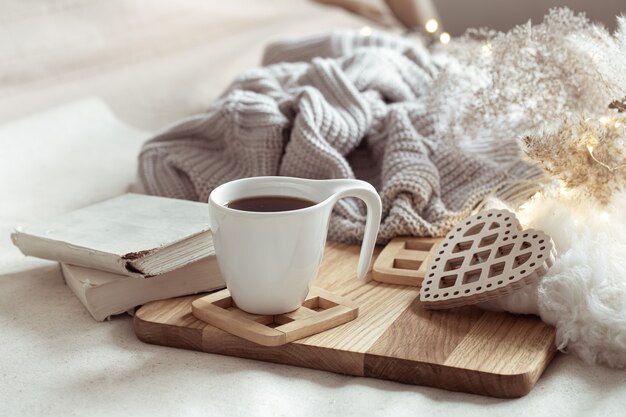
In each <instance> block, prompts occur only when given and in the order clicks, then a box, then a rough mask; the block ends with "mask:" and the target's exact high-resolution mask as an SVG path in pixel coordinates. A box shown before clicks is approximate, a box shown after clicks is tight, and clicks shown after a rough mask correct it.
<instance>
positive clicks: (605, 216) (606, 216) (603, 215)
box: [600, 211, 611, 222]
mask: <svg viewBox="0 0 626 417" xmlns="http://www.w3.org/2000/svg"><path fill="white" fill-rule="evenodd" d="M610 217H611V216H609V213H608V212H606V211H601V212H600V220H602V221H603V222H608V221H609V218H610Z"/></svg>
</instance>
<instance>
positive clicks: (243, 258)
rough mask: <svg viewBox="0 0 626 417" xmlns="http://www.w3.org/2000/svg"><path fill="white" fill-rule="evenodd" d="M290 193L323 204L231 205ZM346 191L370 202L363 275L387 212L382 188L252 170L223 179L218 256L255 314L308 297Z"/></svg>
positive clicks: (217, 194) (236, 295) (215, 196)
mask: <svg viewBox="0 0 626 417" xmlns="http://www.w3.org/2000/svg"><path fill="white" fill-rule="evenodd" d="M257 196H285V197H296V198H303V199H306V200H311V201H313V202H315V203H316V204H315V205H313V206H310V207H306V208H303V209H299V210H291V211H281V212H251V211H243V210H236V209H233V208H229V207H226V205H227V204H228V203H229V202H231V201H234V200H238V199H241V198H246V197H257ZM344 197H357V198H360V199H362V200H363V201H365V203H366V205H367V220H366V226H365V235H364V237H363V245H362V247H361V255H360V259H359V264H358V267H357V277H358V278H363V277H365V275H366V274H367V272H368V270H369V266H370V262H371V259H372V253H373V251H374V245H375V244H376V235H377V234H378V227H379V224H380V216H381V202H380V197H379V196H378V193H377V192H376V190H375V189H374V187H372V186H371V185H370V184H368V183H366V182H364V181H360V180H351V179H339V180H309V179H302V178H291V177H252V178H244V179H240V180H235V181H231V182H228V183H225V184H222V185H220V186H219V187H217V188H216V189H214V190H213V192H212V193H211V195H210V196H209V217H210V223H211V231H212V234H213V242H214V245H215V253H216V256H217V262H218V265H219V268H220V271H221V273H222V276H223V277H224V280H225V281H226V286H227V287H228V289H229V291H230V294H231V296H232V297H233V300H234V302H235V304H236V305H237V307H239V308H240V309H242V310H244V311H247V312H249V313H253V314H268V315H269V314H272V315H273V314H282V313H286V312H288V311H292V310H295V309H296V308H298V307H300V306H301V305H302V303H303V302H304V300H305V298H306V296H307V294H308V292H309V289H310V287H311V284H312V282H313V280H314V279H315V277H316V275H317V272H318V269H319V266H320V263H321V260H322V255H323V253H324V246H325V243H326V234H327V231H328V222H329V219H330V214H331V212H332V208H333V206H334V205H335V203H336V202H337V201H338V200H339V199H341V198H344Z"/></svg>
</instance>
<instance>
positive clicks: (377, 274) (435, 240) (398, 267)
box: [372, 237, 441, 287]
mask: <svg viewBox="0 0 626 417" xmlns="http://www.w3.org/2000/svg"><path fill="white" fill-rule="evenodd" d="M440 241H441V238H440V237H397V238H395V239H392V240H391V241H390V242H389V243H388V244H387V246H385V249H383V251H382V252H381V253H380V255H378V258H376V262H375V263H374V267H373V268H372V269H373V273H372V276H373V278H374V280H376V281H378V282H385V283H387V284H398V285H412V286H416V287H419V286H421V285H422V280H423V279H424V276H425V275H426V264H427V263H428V259H429V258H430V257H431V255H432V253H433V252H434V250H435V248H436V247H437V244H439V242H440Z"/></svg>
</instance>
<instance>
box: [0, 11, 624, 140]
mask: <svg viewBox="0 0 626 417" xmlns="http://www.w3.org/2000/svg"><path fill="white" fill-rule="evenodd" d="M554 6H568V7H570V8H572V9H573V10H575V11H580V12H585V13H586V14H587V15H588V16H589V17H590V18H591V19H592V20H596V21H598V22H601V23H602V24H604V25H606V26H608V27H610V28H613V27H614V26H615V16H616V15H619V14H621V13H624V11H626V2H625V1H624V0H595V1H588V0H525V1H519V0H318V1H313V0H227V1H224V0H179V1H175V2H174V1H170V0H107V1H105V0H29V1H23V0H3V1H1V2H0V124H1V123H4V122H8V121H11V120H14V119H16V118H20V117H23V116H25V115H28V114H31V113H33V112H37V111H40V110H43V109H46V108H49V107H51V106H55V105H58V104H60V103H64V102H67V101H72V100H76V99H78V98H80V97H84V96H89V95H95V96H99V97H102V98H103V99H104V100H105V101H106V102H107V104H108V105H109V106H111V107H112V109H113V111H114V112H115V113H116V115H117V116H119V117H120V118H122V119H123V120H124V121H125V122H127V123H129V124H131V125H134V126H137V127H140V128H145V129H150V130H153V129H158V128H160V127H162V126H164V125H166V124H169V123H171V122H173V121H175V120H177V119H179V118H180V117H182V116H185V115H188V114H190V113H193V112H197V111H201V110H202V109H203V108H205V107H206V106H207V103H209V102H210V100H211V99H212V98H214V97H216V96H217V95H219V94H220V92H221V91H222V90H223V89H224V88H225V86H226V85H227V84H228V83H229V81H230V80H232V79H233V77H234V76H235V75H236V74H237V73H238V72H241V71H243V70H245V69H246V68H250V67H253V66H256V65H259V62H260V56H261V53H262V50H263V47H264V46H265V45H266V44H267V43H268V42H270V41H272V40H274V39H277V38H280V37H286V36H305V35H309V34H313V33H318V32H324V31H329V30H333V29H337V28H352V29H361V30H363V28H365V29H364V30H366V31H369V30H375V29H377V28H383V29H385V30H391V31H396V32H398V33H402V32H404V31H406V29H407V27H410V28H412V30H419V31H422V32H424V30H425V29H430V31H431V32H433V37H434V39H437V40H439V39H441V40H445V41H447V40H448V39H449V38H447V36H448V34H449V35H451V36H452V39H453V38H454V36H457V35H460V34H462V33H463V32H464V31H465V30H466V29H467V28H469V27H490V28H493V29H497V30H508V29H510V28H511V27H513V26H515V25H517V24H520V23H524V22H526V21H527V20H528V19H532V20H533V21H534V22H540V21H541V19H542V16H543V15H544V14H545V13H546V12H547V11H548V9H549V8H551V7H554ZM433 20H434V21H435V23H433ZM429 22H430V27H428V26H427V25H428V24H429ZM444 32H445V33H446V35H443V38H441V36H442V34H443V33H444Z"/></svg>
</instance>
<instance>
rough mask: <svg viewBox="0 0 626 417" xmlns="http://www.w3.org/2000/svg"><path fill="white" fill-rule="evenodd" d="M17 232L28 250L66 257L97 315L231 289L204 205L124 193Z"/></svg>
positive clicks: (73, 285)
mask: <svg viewBox="0 0 626 417" xmlns="http://www.w3.org/2000/svg"><path fill="white" fill-rule="evenodd" d="M11 238H12V239H13V243H14V244H15V245H16V246H17V247H18V248H19V249H20V250H21V251H22V253H24V254H25V255H29V256H36V257H39V258H44V259H50V260H54V261H57V262H59V263H60V264H61V269H62V271H63V276H64V278H65V282H66V283H67V286H68V287H69V288H70V289H71V290H72V291H73V292H74V294H76V297H78V299H79V300H80V301H81V302H82V303H83V304H84V306H85V307H86V308H87V310H88V311H89V313H91V315H92V316H93V318H94V319H96V320H97V321H103V320H105V319H106V318H108V317H110V316H111V315H114V314H120V313H124V312H127V311H128V312H132V311H133V310H134V308H135V307H137V306H139V305H142V304H144V303H147V302H149V301H153V300H159V299H164V298H170V297H178V296H183V295H189V294H194V293H198V292H205V291H212V290H216V289H220V288H223V287H224V281H223V279H222V277H221V275H220V272H219V269H218V266H217V261H216V259H215V252H214V249H213V240H212V238H211V230H210V227H209V223H208V209H207V204H203V203H197V202H191V201H184V200H176V199H170V198H163V197H154V196H146V195H141V194H124V195H122V196H119V197H116V198H113V199H111V200H107V201H104V202H101V203H98V204H94V205H92V206H89V207H85V208H82V209H79V210H76V211H73V212H71V213H68V214H64V215H62V216H60V217H57V218H55V219H52V220H49V221H45V222H42V223H37V224H32V225H29V226H26V227H18V228H17V229H16V230H15V232H14V233H13V234H12V235H11Z"/></svg>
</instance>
